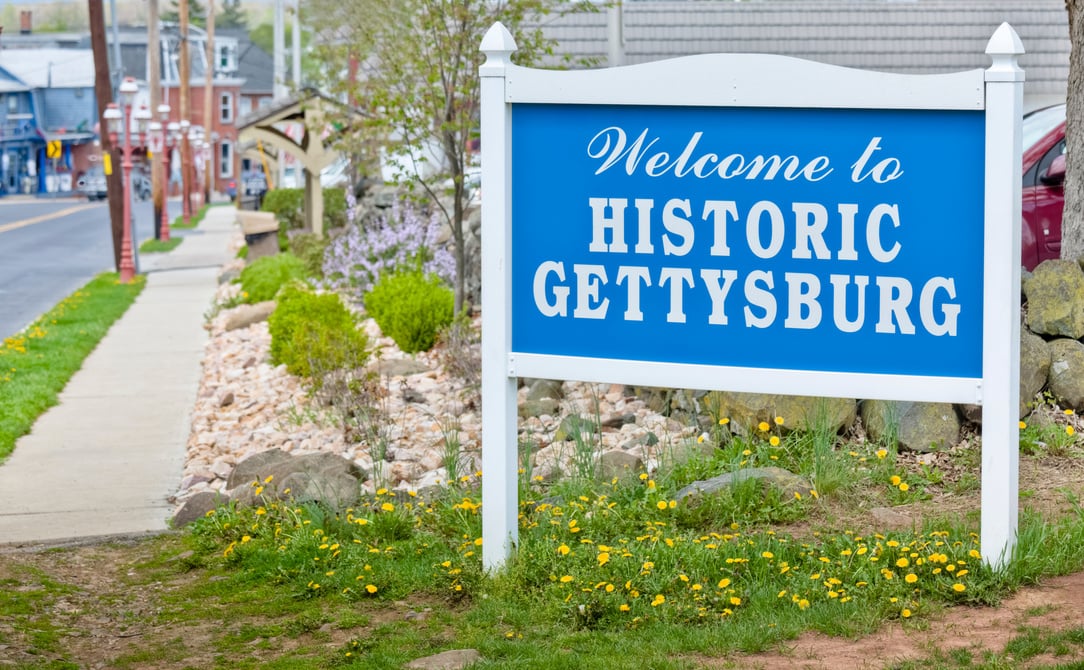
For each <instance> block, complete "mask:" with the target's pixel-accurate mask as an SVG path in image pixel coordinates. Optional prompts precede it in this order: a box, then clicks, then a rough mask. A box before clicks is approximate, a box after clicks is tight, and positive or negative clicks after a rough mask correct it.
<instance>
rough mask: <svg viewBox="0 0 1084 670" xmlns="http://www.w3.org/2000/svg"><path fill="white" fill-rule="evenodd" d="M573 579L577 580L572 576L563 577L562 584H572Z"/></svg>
mask: <svg viewBox="0 0 1084 670" xmlns="http://www.w3.org/2000/svg"><path fill="white" fill-rule="evenodd" d="M573 579H575V577H573V576H572V575H564V576H563V577H561V583H562V584H567V583H569V582H571V581H572V580H573Z"/></svg>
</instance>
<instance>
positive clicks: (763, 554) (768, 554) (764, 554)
mask: <svg viewBox="0 0 1084 670" xmlns="http://www.w3.org/2000/svg"><path fill="white" fill-rule="evenodd" d="M760 556H761V558H775V554H773V553H772V552H770V551H764V552H761V554H760Z"/></svg>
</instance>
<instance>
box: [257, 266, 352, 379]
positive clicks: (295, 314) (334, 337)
mask: <svg viewBox="0 0 1084 670" xmlns="http://www.w3.org/2000/svg"><path fill="white" fill-rule="evenodd" d="M267 326H268V330H269V332H270V333H271V362H272V363H274V364H275V365H279V364H285V365H286V369H287V370H288V371H289V372H290V373H291V374H294V375H297V376H299V377H307V378H310V379H311V380H312V382H313V384H314V386H316V388H318V389H319V388H320V387H321V386H322V384H323V379H324V376H325V375H327V374H328V373H330V372H333V371H335V370H353V369H356V368H359V367H361V366H363V365H364V364H365V361H366V360H367V359H368V356H369V352H368V345H369V340H368V338H367V337H365V333H363V332H361V331H360V330H358V327H357V319H356V318H355V316H354V315H353V314H352V313H351V312H350V310H348V309H347V308H346V306H345V305H343V303H342V301H341V300H340V299H339V296H338V295H337V294H335V293H325V294H317V293H314V292H312V291H310V290H308V287H307V286H305V285H304V284H302V283H300V282H293V283H290V284H287V285H286V286H284V287H283V289H282V291H281V292H280V293H279V295H278V305H277V306H276V307H275V311H274V312H272V314H271V317H270V318H269V319H268V323H267Z"/></svg>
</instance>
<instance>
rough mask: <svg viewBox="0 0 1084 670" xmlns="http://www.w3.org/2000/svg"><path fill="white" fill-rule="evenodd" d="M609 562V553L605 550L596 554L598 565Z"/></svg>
mask: <svg viewBox="0 0 1084 670" xmlns="http://www.w3.org/2000/svg"><path fill="white" fill-rule="evenodd" d="M609 562H610V554H608V553H607V552H605V551H604V552H602V553H601V554H599V555H598V565H599V567H600V568H601V567H602V566H604V565H606V564H607V563H609Z"/></svg>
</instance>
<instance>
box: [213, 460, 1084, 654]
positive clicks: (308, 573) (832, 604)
mask: <svg viewBox="0 0 1084 670" xmlns="http://www.w3.org/2000/svg"><path fill="white" fill-rule="evenodd" d="M469 479H470V481H468V482H467V483H465V484H457V483H453V485H451V486H449V487H448V488H447V489H445V490H443V491H442V492H440V493H437V494H434V495H433V496H432V497H430V498H427V499H423V498H422V497H419V496H414V495H413V494H402V493H400V494H398V495H397V494H393V493H391V492H389V491H386V490H383V489H381V490H378V491H377V492H376V494H375V495H373V496H370V497H366V498H364V499H363V500H361V501H360V502H359V504H358V505H355V506H354V507H352V508H350V509H347V510H345V511H342V512H338V513H335V512H331V511H329V510H326V509H323V508H320V507H317V506H314V505H298V504H294V503H289V502H280V501H266V502H265V503H264V504H263V505H262V506H259V507H255V508H244V509H237V508H223V509H220V510H218V511H216V512H214V513H212V514H211V515H210V516H208V517H207V518H206V519H203V520H201V521H200V522H198V523H197V525H196V527H195V530H194V532H193V536H194V538H195V539H196V540H197V542H198V548H199V551H200V552H201V556H203V557H204V559H203V560H206V561H208V562H209V563H214V562H215V561H221V562H222V563H224V564H225V565H228V566H230V567H231V568H233V569H236V570H238V571H240V573H241V574H243V575H244V576H245V579H247V580H251V581H253V582H259V583H266V582H270V583H273V584H277V585H279V588H282V589H286V590H287V591H288V592H290V593H292V594H293V595H294V596H295V597H297V598H306V599H307V598H329V599H337V600H345V601H347V602H350V601H358V600H384V601H397V600H402V599H405V598H411V597H414V598H425V599H429V598H437V599H443V600H444V601H445V602H447V604H448V606H449V607H456V608H469V609H470V610H471V611H472V612H473V614H472V615H471V619H472V621H474V622H476V624H477V625H479V626H482V627H486V626H496V627H497V633H496V635H500V634H502V632H503V633H504V634H506V635H508V634H510V635H511V637H510V638H509V639H519V638H518V636H519V635H523V636H524V639H530V638H531V637H532V636H536V637H538V639H539V643H540V644H543V645H545V642H543V641H542V640H545V639H549V638H552V637H555V636H565V635H573V634H575V632H576V631H591V632H592V633H593V634H598V635H603V636H605V635H609V634H612V633H617V632H620V631H627V630H637V629H642V630H644V631H645V632H646V631H652V633H651V637H652V639H665V640H670V642H671V643H676V640H677V639H678V638H682V637H683V636H684V635H693V634H694V633H693V631H695V630H697V629H703V630H705V631H710V638H711V642H710V645H708V646H709V647H710V648H711V649H712V651H713V653H717V654H718V653H726V652H729V651H746V652H754V651H758V650H763V649H765V648H768V647H770V646H772V645H773V644H775V643H777V642H779V641H782V640H786V639H789V638H791V637H793V636H795V635H797V634H798V633H800V632H801V631H803V630H816V631H821V632H823V633H826V634H830V635H846V636H850V635H857V634H861V633H867V632H869V631H872V630H874V629H875V628H876V627H877V626H879V625H880V623H881V622H883V621H885V620H891V619H910V618H913V617H919V618H921V617H922V616H923V615H924V614H926V613H930V612H935V611H937V610H938V609H939V608H941V607H943V606H946V605H951V604H962V603H972V604H977V603H995V602H997V601H998V599H999V598H1000V597H1001V596H1002V595H1003V594H1004V593H1006V592H1007V590H1008V589H1011V588H1015V587H1016V586H1019V585H1020V584H1022V583H1027V582H1028V581H1034V580H1035V579H1037V578H1038V577H1039V576H1040V575H1045V574H1055V573H1059V572H1065V571H1070V570H1073V569H1079V567H1080V566H1081V565H1082V564H1084V559H1082V558H1081V557H1080V556H1079V552H1076V551H1074V550H1071V549H1070V548H1071V547H1074V546H1079V542H1080V541H1082V540H1084V517H1082V516H1081V515H1080V514H1076V515H1072V516H1070V517H1066V518H1065V519H1063V520H1061V521H1059V522H1055V523H1051V522H1044V521H1043V520H1041V519H1039V518H1037V517H1036V516H1034V515H1025V516H1024V518H1023V522H1022V524H1021V534H1020V545H1019V549H1018V552H1017V561H1016V562H1015V563H1014V564H1013V566H1014V567H1013V568H1012V569H1010V570H1009V571H1006V572H1004V573H1000V574H998V573H993V572H992V571H990V570H989V569H988V568H986V567H985V566H984V565H983V563H982V561H981V558H980V554H979V545H978V537H977V535H976V534H975V533H974V532H973V529H972V528H970V527H968V526H966V525H962V524H960V523H958V522H945V523H943V524H937V525H934V526H931V527H929V528H927V529H925V530H922V531H919V532H886V533H870V534H858V533H855V532H851V531H848V530H839V531H831V532H827V531H820V532H817V531H812V532H810V531H806V532H804V533H803V534H802V535H801V536H791V535H789V534H787V533H785V532H783V531H782V530H781V529H779V528H777V527H774V526H770V525H768V524H769V523H772V524H778V523H779V521H781V520H785V519H788V518H798V517H802V516H804V515H806V514H807V513H808V512H809V511H810V510H812V509H813V508H814V507H815V506H816V505H818V504H820V503H819V502H818V501H817V499H815V498H813V497H805V498H803V499H801V500H799V499H790V500H786V499H783V498H782V497H779V496H778V494H776V497H775V498H774V499H772V498H771V497H770V495H768V496H766V495H765V490H764V489H762V488H759V485H757V484H756V483H755V482H752V481H749V482H747V483H745V484H743V485H741V486H739V487H736V488H735V489H733V490H732V491H731V493H729V494H728V495H727V496H720V497H713V498H710V499H708V500H704V501H699V502H697V501H695V500H693V499H684V500H681V501H679V500H677V499H676V498H675V493H676V489H675V486H676V485H677V484H678V480H679V478H677V477H668V476H660V477H659V479H654V478H652V477H651V476H648V475H646V474H645V475H643V476H641V477H639V478H631V479H630V478H626V479H620V480H618V479H614V480H611V481H609V482H588V481H586V480H578V479H572V480H564V481H562V482H560V483H558V484H555V485H554V486H552V487H535V486H530V487H524V488H523V489H522V490H521V492H520V500H521V504H520V510H519V545H518V549H517V551H516V553H515V554H514V555H513V557H512V558H511V560H510V561H509V563H508V564H507V565H506V568H505V569H504V570H503V571H501V572H499V573H497V574H493V575H486V574H485V573H484V571H483V570H482V567H481V563H480V559H479V554H480V547H481V542H482V539H481V525H480V510H481V506H482V503H481V501H480V500H479V498H478V489H477V480H476V479H474V478H469ZM703 505H708V506H709V507H707V508H704V507H699V506H703ZM705 509H706V510H707V511H708V512H710V513H705ZM770 509H774V510H776V512H775V513H767V514H766V513H764V512H763V511H764V510H770ZM754 510H761V515H760V517H759V518H758V517H757V515H756V514H754V513H752V512H753V511H754ZM1056 547H1061V548H1062V549H1055V550H1052V548H1056ZM751 631H753V632H755V634H753V633H751ZM592 639H600V640H605V639H606V638H605V637H602V638H592ZM358 643H359V644H357V645H355V644H353V643H351V644H348V645H347V646H346V647H344V648H343V650H342V653H343V654H344V656H343V658H344V659H345V658H347V657H346V656H345V654H346V653H350V654H354V655H358V661H359V662H363V661H362V657H361V656H362V655H364V654H365V653H369V652H372V648H371V647H367V646H365V644H364V642H363V641H362V640H360V639H359V641H358ZM704 644H708V643H707V642H706V641H705V642H704ZM679 646H680V645H679ZM515 654H516V650H515V648H513V647H508V648H505V647H500V646H497V647H495V648H494V649H491V651H490V653H487V658H489V659H490V660H491V661H492V662H496V663H500V662H501V659H505V660H508V659H510V658H512V657H513V656H514V655H515ZM509 655H511V656H509ZM532 667H535V666H532ZM537 667H542V666H537Z"/></svg>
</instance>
